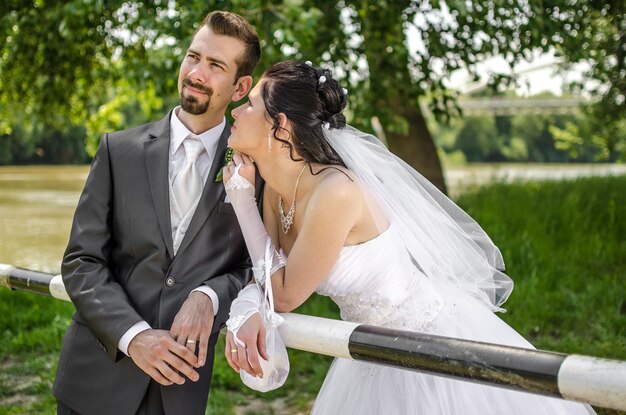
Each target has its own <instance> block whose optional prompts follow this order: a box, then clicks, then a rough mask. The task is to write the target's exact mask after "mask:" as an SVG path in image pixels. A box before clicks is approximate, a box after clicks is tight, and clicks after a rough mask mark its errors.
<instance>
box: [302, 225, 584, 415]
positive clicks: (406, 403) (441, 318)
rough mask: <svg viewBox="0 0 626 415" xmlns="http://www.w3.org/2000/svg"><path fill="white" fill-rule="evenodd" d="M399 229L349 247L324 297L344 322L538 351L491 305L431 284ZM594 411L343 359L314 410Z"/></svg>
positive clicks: (572, 414) (438, 414)
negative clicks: (488, 305) (401, 243)
mask: <svg viewBox="0 0 626 415" xmlns="http://www.w3.org/2000/svg"><path fill="white" fill-rule="evenodd" d="M399 226H400V225H399V224H394V223H392V224H391V225H390V226H389V228H388V229H387V230H385V231H384V232H382V233H381V234H380V235H379V236H378V237H376V238H374V239H372V240H370V241H367V242H364V243H361V244H358V245H352V246H345V247H344V248H343V249H342V251H341V254H340V257H339V260H338V261H337V263H336V264H335V266H334V268H333V270H332V271H331V273H330V274H329V276H328V278H327V279H326V280H325V281H324V282H323V283H322V285H321V286H320V287H318V289H317V293H318V294H321V295H325V296H329V297H330V298H332V299H333V301H334V302H335V303H337V305H339V308H340V310H341V318H342V319H343V320H347V321H352V322H358V323H363V324H370V325H375V326H382V327H388V328H397V329H402V330H409V331H416V332H424V333H431V334H436V335H442V336H449V337H457V338H462V339H468V340H479V341H483V342H489V343H498V344H504V345H510V346H517V347H526V348H533V347H532V345H531V344H530V343H528V342H527V341H526V340H525V339H524V338H523V337H522V336H520V335H519V334H518V333H517V332H516V331H515V330H513V329H512V328H511V327H510V326H508V325H507V324H506V323H505V322H504V321H502V320H500V319H499V318H498V317H497V316H496V315H495V314H494V313H493V312H492V311H491V310H489V309H488V308H487V307H486V306H485V304H484V303H483V302H481V301H478V300H476V299H475V298H474V297H472V296H471V295H469V294H467V293H465V292H462V291H460V290H457V289H455V288H454V287H453V286H451V285H446V284H445V283H443V284H442V283H438V282H437V281H431V280H429V279H428V278H427V277H426V276H425V275H424V274H423V273H422V272H421V271H419V269H418V268H417V267H416V266H415V265H414V264H413V263H412V262H411V259H410V257H409V256H408V254H407V252H406V250H404V249H403V248H402V245H399V244H398V243H397V241H399V240H400V239H401V238H400V236H399V235H398V231H399ZM593 413H595V412H594V411H593V410H592V409H591V408H590V407H589V406H588V405H583V404H579V403H574V402H568V401H565V400H561V399H556V398H548V397H543V396H539V395H533V394H528V393H522V392H516V391H512V390H507V389H502V388H497V387H492V386H486V385H480V384H477V383H471V382H467V381H462V380H454V379H450V378H445V377H440V376H433V375H428V374H423V373H419V372H414V371H409V370H402V369H395V368H391V367H386V366H380V365H375V364H370V363H365V362H359V361H354V360H349V359H341V358H338V359H335V361H334V362H333V364H332V366H331V368H330V370H329V372H328V374H327V375H326V379H325V381H324V384H323V386H322V389H321V391H320V392H319V395H318V396H317V399H316V401H315V404H314V406H313V410H312V414H314V415H323V414H328V415H338V414H341V415H346V414H348V415H349V414H355V415H357V414H358V415H367V414H372V415H374V414H375V415H383V414H384V415H408V414H419V415H444V414H446V415H448V414H450V415H452V414H455V415H491V414H492V415H502V414H506V415H514V414H519V415H560V414H562V415H565V414H568V415H577V414H581V415H582V414H593Z"/></svg>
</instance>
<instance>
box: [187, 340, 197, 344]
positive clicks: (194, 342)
mask: <svg viewBox="0 0 626 415" xmlns="http://www.w3.org/2000/svg"><path fill="white" fill-rule="evenodd" d="M187 344H196V341H195V340H187Z"/></svg>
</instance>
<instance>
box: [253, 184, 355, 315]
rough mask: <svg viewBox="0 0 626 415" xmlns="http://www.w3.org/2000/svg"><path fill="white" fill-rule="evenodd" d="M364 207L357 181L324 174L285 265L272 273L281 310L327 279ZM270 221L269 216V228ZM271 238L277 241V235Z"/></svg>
mask: <svg viewBox="0 0 626 415" xmlns="http://www.w3.org/2000/svg"><path fill="white" fill-rule="evenodd" d="M264 206H265V204H264ZM362 208H363V197H362V195H361V191H360V189H359V186H358V185H357V184H356V182H353V181H351V180H350V179H349V178H348V177H346V176H345V175H344V174H342V173H339V172H335V173H331V174H327V175H325V176H324V177H323V178H321V180H320V182H319V184H318V185H317V187H316V188H315V189H314V190H313V192H312V194H311V197H310V199H309V202H308V204H307V205H306V210H305V211H304V212H303V214H301V216H300V218H301V221H302V224H301V226H300V227H299V233H298V236H297V238H296V241H295V243H294V245H293V247H292V249H291V251H290V253H289V258H288V259H287V263H286V267H285V268H281V269H280V270H278V271H277V272H275V273H274V274H273V275H272V290H273V292H274V306H275V307H276V309H277V310H278V311H282V312H287V311H291V310H293V309H295V308H296V307H298V306H299V305H301V304H302V303H303V302H304V301H305V300H306V299H307V298H308V297H309V296H310V295H311V294H312V293H313V292H314V291H315V289H316V288H317V287H318V286H319V285H320V284H321V283H322V281H324V279H325V278H326V277H327V276H328V274H329V272H330V271H331V269H332V267H333V266H334V265H335V262H337V259H338V258H339V254H340V252H341V249H342V247H343V246H344V245H345V242H346V240H347V238H348V235H349V233H350V232H351V230H352V229H353V228H354V227H355V224H356V223H357V222H358V220H359V218H360V217H362ZM264 209H265V207H264ZM264 212H265V210H264ZM264 216H266V215H264ZM272 216H273V222H274V224H273V230H274V235H275V234H276V232H277V228H278V226H277V223H276V216H275V215H272ZM268 219H270V218H268ZM269 224H270V221H269V220H268V221H267V222H266V228H268V226H267V225H269ZM269 231H270V229H268V232H269ZM292 232H293V230H292ZM272 236H273V235H272ZM272 239H273V240H274V242H276V239H275V237H273V238H272Z"/></svg>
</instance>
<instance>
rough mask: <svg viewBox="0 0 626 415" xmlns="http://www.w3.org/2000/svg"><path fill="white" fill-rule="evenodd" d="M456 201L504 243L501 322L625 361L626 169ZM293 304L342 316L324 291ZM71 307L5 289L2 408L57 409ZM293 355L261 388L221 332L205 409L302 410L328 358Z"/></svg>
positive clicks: (541, 341)
mask: <svg viewBox="0 0 626 415" xmlns="http://www.w3.org/2000/svg"><path fill="white" fill-rule="evenodd" d="M458 203H459V204H460V205H461V207H463V209H465V210H466V211H468V212H469V213H470V214H471V215H472V216H473V217H474V218H475V219H476V220H477V221H478V222H479V223H480V224H481V225H482V226H483V228H484V229H485V230H486V231H487V232H488V233H489V235H490V236H491V237H492V239H493V241H494V242H495V243H496V245H498V246H499V247H500V249H501V251H502V254H503V256H504V258H505V261H506V264H507V271H508V274H509V275H510V276H511V277H512V278H513V279H514V281H515V284H516V288H515V290H514V291H513V294H512V296H511V298H510V299H509V301H508V302H507V303H506V305H505V306H506V308H507V309H508V310H509V311H508V312H507V313H505V314H502V315H501V317H502V318H503V319H504V320H506V321H507V322H508V323H509V324H510V325H512V326H513V327H514V328H515V329H516V330H518V331H519V332H520V333H522V334H523V335H524V336H525V337H526V338H528V339H529V340H530V341H531V342H532V343H533V344H534V345H535V346H537V347H538V348H540V349H546V350H553V351H559V352H564V353H579V354H586V355H592V356H600V357H607V358H615V359H621V360H626V177H616V178H589V179H581V180H577V181H571V182H546V183H524V184H495V185H492V186H489V187H486V188H482V189H479V190H478V191H477V192H475V193H473V194H466V195H464V196H462V197H461V198H460V199H459V200H458ZM297 312H300V313H303V314H311V315H317V316H324V317H332V318H337V317H338V312H337V308H336V307H335V306H334V305H333V304H332V303H331V302H330V301H329V300H328V299H326V298H322V297H318V296H313V297H312V298H311V299H309V301H307V303H305V304H304V305H303V306H302V307H301V308H300V309H299V310H297ZM71 313H72V306H71V305H70V304H67V303H63V302H60V301H56V300H53V299H50V298H44V297H40V296H38V295H35V294H28V293H19V292H10V291H8V290H5V289H0V415H4V414H38V413H42V414H48V413H49V414H53V413H55V412H54V408H55V403H54V399H53V398H52V397H51V395H50V387H51V385H52V381H53V379H54V371H55V369H56V359H57V354H58V351H59V350H60V345H61V339H62V336H63V333H64V330H65V327H66V326H67V324H68V322H69V318H70V316H71ZM289 354H290V358H291V365H292V367H291V373H290V376H289V379H288V380H287V382H286V384H285V386H284V387H282V388H280V389H279V390H277V391H274V392H270V393H267V394H261V393H256V392H253V391H250V390H249V389H247V388H246V387H245V386H243V385H242V384H241V382H240V381H239V377H238V374H236V373H235V372H233V371H232V370H230V368H228V366H227V364H226V362H225V359H224V358H223V339H221V340H220V343H219V344H218V351H217V359H216V364H215V371H214V372H215V375H214V379H213V389H212V391H211V396H210V398H209V407H208V410H207V413H211V414H215V413H219V414H229V413H231V414H232V413H234V408H235V406H239V407H240V408H245V407H246V404H247V403H248V402H250V401H253V402H259V401H261V402H271V401H274V400H282V401H284V402H285V404H286V405H287V407H288V408H289V413H296V412H304V413H306V412H307V410H308V408H309V407H310V404H311V401H312V400H313V399H314V397H315V394H316V391H317V390H318V389H319V387H320V386H321V383H322V381H323V378H324V374H325V373H326V370H327V369H328V366H329V364H330V362H331V359H330V358H328V357H325V356H319V355H314V354H310V353H304V352H298V351H293V350H290V352H289ZM244 412H245V409H244ZM248 413H249V414H256V413H264V414H265V413H272V410H271V409H267V408H265V409H263V410H258V409H252V407H250V410H249V412H248ZM599 413H602V414H613V415H615V414H618V413H619V412H617V411H607V410H604V411H602V410H600V411H599Z"/></svg>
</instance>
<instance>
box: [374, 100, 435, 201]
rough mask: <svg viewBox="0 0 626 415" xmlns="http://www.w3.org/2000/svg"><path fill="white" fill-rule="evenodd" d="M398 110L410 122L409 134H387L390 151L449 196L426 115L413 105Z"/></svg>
mask: <svg viewBox="0 0 626 415" xmlns="http://www.w3.org/2000/svg"><path fill="white" fill-rule="evenodd" d="M397 110H398V112H399V113H401V114H403V115H404V117H405V118H406V120H407V121H408V123H409V133H408V134H407V135H402V134H398V133H391V132H387V133H386V134H387V138H388V141H389V149H390V150H391V151H392V152H393V153H394V154H396V155H397V156H398V157H400V158H401V159H402V160H404V161H405V162H407V163H408V164H410V165H411V166H413V168H414V169H415V170H417V171H418V172H420V173H421V174H422V175H423V176H424V177H426V178H427V179H428V180H429V181H430V182H431V183H432V184H434V185H435V186H437V188H438V189H439V190H441V191H442V192H443V193H445V194H447V189H446V183H445V180H444V177H443V169H442V168H441V162H440V160H439V155H438V154H437V147H436V146H435V143H434V141H433V137H432V136H431V135H430V131H428V126H427V125H426V119H424V115H423V114H422V112H421V111H420V109H419V108H416V107H415V106H412V105H404V106H403V107H400V108H397Z"/></svg>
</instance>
